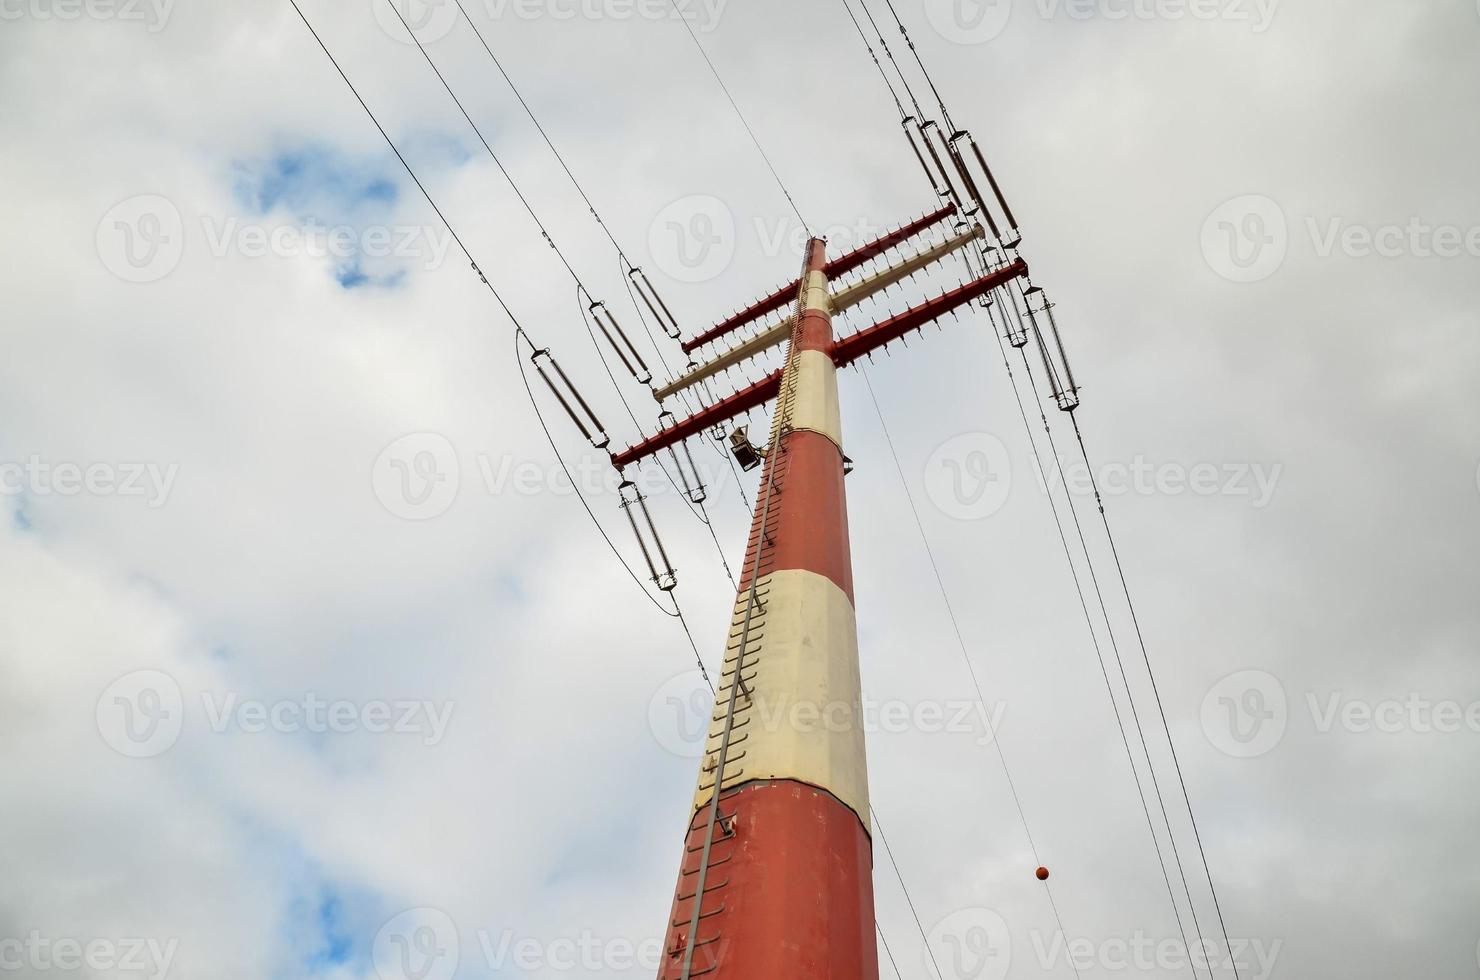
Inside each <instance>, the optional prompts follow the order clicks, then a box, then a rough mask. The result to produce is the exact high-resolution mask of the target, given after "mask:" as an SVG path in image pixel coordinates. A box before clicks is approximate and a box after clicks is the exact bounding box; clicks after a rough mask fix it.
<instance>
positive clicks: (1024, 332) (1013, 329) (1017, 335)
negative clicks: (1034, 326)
mask: <svg viewBox="0 0 1480 980" xmlns="http://www.w3.org/2000/svg"><path fill="white" fill-rule="evenodd" d="M1001 292H1003V293H1005V294H1006V295H1007V303H1006V306H1007V307H1008V308H1009V309H1010V310H1012V316H1011V317H1009V316H1008V315H1007V314H1006V313H1004V314H1002V325H1003V327H1004V328H1005V329H1006V330H1007V342H1008V343H1009V344H1011V345H1012V346H1014V347H1016V348H1018V349H1019V350H1021V349H1022V348H1024V347H1027V346H1028V326H1027V324H1025V323H1024V322H1023V311H1022V308H1021V307H1020V306H1019V305H1018V298H1017V294H1016V293H1015V292H1013V291H1012V290H1011V289H1009V288H1006V287H1004V288H1003V289H1002V290H1001ZM999 305H1001V304H999ZM1029 316H1030V317H1031V314H1029Z"/></svg>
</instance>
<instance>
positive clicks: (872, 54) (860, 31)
mask: <svg viewBox="0 0 1480 980" xmlns="http://www.w3.org/2000/svg"><path fill="white" fill-rule="evenodd" d="M843 9H844V10H846V11H848V19H849V20H851V21H852V22H853V26H854V27H855V28H857V30H858V36H859V37H860V38H862V39H863V46H864V47H865V48H867V49H868V56H869V57H870V58H872V59H873V62H874V67H875V68H877V69H879V77H880V78H882V79H884V85H885V86H886V87H887V88H888V89H889V97H890V98H891V99H893V100H894V107H895V108H896V109H898V110H899V118H901V119H905V118H908V116H909V113H908V112H906V111H905V108H904V103H903V102H901V101H899V93H898V92H895V91H894V83H893V82H891V81H890V80H889V73H888V72H886V71H885V70H884V63H883V62H882V61H880V60H879V55H878V53H877V52H875V51H874V46H873V43H872V42H871V41H869V39H868V35H867V34H865V33H864V32H863V25H862V24H860V23H859V22H858V15H857V14H855V13H854V12H853V7H852V5H851V4H849V3H848V0H843ZM866 11H867V8H865V12H866Z"/></svg>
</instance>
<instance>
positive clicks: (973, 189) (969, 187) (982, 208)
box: [941, 133, 1002, 242]
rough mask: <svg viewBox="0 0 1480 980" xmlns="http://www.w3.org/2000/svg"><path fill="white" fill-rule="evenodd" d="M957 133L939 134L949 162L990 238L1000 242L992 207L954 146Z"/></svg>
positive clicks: (1000, 232)
mask: <svg viewBox="0 0 1480 980" xmlns="http://www.w3.org/2000/svg"><path fill="white" fill-rule="evenodd" d="M959 135H960V134H959V133H958V134H957V136H953V137H951V138H950V139H946V138H945V134H944V133H942V134H941V139H942V141H943V142H944V144H945V150H946V153H948V154H950V157H951V163H953V164H955V166H956V173H957V174H959V175H960V176H961V183H962V184H963V185H964V186H965V187H966V192H967V193H968V194H970V195H971V199H972V200H973V201H975V202H976V206H977V210H978V211H979V212H980V214H981V216H982V217H983V218H984V219H986V222H987V227H988V228H989V229H990V230H991V232H992V239H993V240H994V241H998V242H1000V241H1002V231H1001V229H999V228H998V227H997V221H996V219H995V218H993V217H992V209H991V208H989V207H987V200H986V198H984V197H982V192H981V190H980V189H978V188H977V186H976V180H975V179H974V178H973V177H972V176H971V169H970V168H969V167H967V166H966V158H965V157H963V156H962V155H961V151H960V150H959V149H958V148H957V147H956V142H955V141H956V139H957V137H958V136H959Z"/></svg>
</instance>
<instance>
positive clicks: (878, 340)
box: [612, 259, 1028, 470]
mask: <svg viewBox="0 0 1480 980" xmlns="http://www.w3.org/2000/svg"><path fill="white" fill-rule="evenodd" d="M1027 275H1028V265H1027V263H1026V262H1024V261H1023V260H1022V259H1019V260H1017V261H1016V262H1014V263H1013V264H1012V265H1009V266H1006V267H1005V268H1002V269H999V270H997V271H996V272H993V273H990V274H988V275H985V276H983V277H982V278H980V279H977V280H975V281H973V282H969V283H967V284H966V285H964V286H960V287H958V288H956V289H953V290H951V291H950V292H948V293H946V294H944V295H942V296H937V297H936V298H935V299H932V300H930V301H929V302H926V303H922V304H920V305H919V306H917V307H915V308H914V309H911V310H907V311H905V312H904V313H901V314H899V315H898V316H894V317H890V318H889V319H888V320H885V321H884V322H883V323H880V324H877V325H875V326H872V327H869V328H868V329H867V330H860V331H859V332H858V333H856V334H854V335H853V336H851V337H844V338H843V339H842V340H839V341H838V342H837V343H836V344H834V345H833V349H832V359H833V363H834V364H836V365H838V367H847V366H848V365H849V364H852V363H853V362H854V361H856V360H858V359H859V358H860V357H863V356H864V355H866V354H868V353H869V352H870V351H875V350H878V349H879V348H880V347H883V346H884V345H886V344H888V343H890V342H891V341H895V340H898V339H899V338H900V337H903V336H904V335H905V334H907V333H909V332H910V331H911V330H918V329H919V328H921V327H923V326H924V325H925V324H927V323H930V322H932V321H934V320H938V319H940V318H941V317H943V316H945V315H946V314H947V313H950V312H951V311H952V310H955V309H959V308H960V307H962V306H965V305H966V304H967V303H970V302H971V301H972V300H974V299H977V298H979V297H982V296H985V295H986V294H988V293H990V292H991V291H992V290H994V289H997V288H998V287H1000V286H1005V285H1006V284H1007V283H1009V282H1012V280H1014V279H1016V278H1018V277H1019V276H1023V277H1026V276H1027ZM780 390H781V371H780V370H777V371H776V372H774V373H773V374H771V375H769V376H768V377H765V378H762V379H761V380H760V381H757V382H756V383H755V384H752V385H750V386H749V387H747V388H742V389H741V390H739V391H737V392H735V393H734V394H733V395H731V396H730V397H728V398H726V399H724V400H723V401H719V402H716V403H715V404H713V405H711V406H710V407H708V408H706V409H703V410H702V411H700V412H697V413H695V414H694V415H691V416H689V417H688V418H686V419H684V420H683V421H681V422H679V423H678V424H676V425H674V426H671V427H670V428H667V429H664V430H663V431H662V432H659V433H658V434H657V435H655V436H652V437H651V438H649V439H646V440H644V441H642V442H640V443H638V444H637V445H635V446H633V447H631V448H630V449H627V450H624V451H623V452H620V453H613V454H612V463H613V465H615V466H616V467H617V469H619V470H620V469H624V468H626V467H628V466H631V465H632V464H633V463H637V462H641V461H642V460H644V459H646V458H648V457H649V456H652V455H653V454H654V453H657V452H660V451H661V450H664V449H667V448H668V447H669V446H676V445H678V444H679V443H680V442H683V441H684V440H685V439H687V438H689V437H690V436H696V435H699V434H700V433H702V432H704V431H706V430H708V429H712V428H714V427H715V426H717V425H719V424H721V423H723V422H727V421H729V420H730V419H732V418H734V417H735V416H737V415H739V414H741V413H742V412H748V411H750V410H751V409H752V408H759V407H760V406H761V405H764V404H765V403H766V402H768V401H770V400H771V399H773V398H775V397H776V394H777V393H778V392H779V391H780Z"/></svg>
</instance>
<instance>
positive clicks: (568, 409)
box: [529, 348, 611, 449]
mask: <svg viewBox="0 0 1480 980" xmlns="http://www.w3.org/2000/svg"><path fill="white" fill-rule="evenodd" d="M541 357H543V358H544V359H545V360H547V361H549V362H550V367H551V368H553V369H554V370H555V374H556V375H557V376H559V378H560V381H561V383H562V384H564V385H565V388H564V390H561V388H560V386H559V385H557V384H556V383H555V379H554V378H551V377H550V375H549V373H548V372H547V371H546V370H545V366H544V365H543V364H541V363H540V358H541ZM529 360H530V362H531V363H532V364H534V369H535V370H536V371H538V372H539V373H540V377H541V378H543V379H544V380H545V386H546V387H548V388H549V389H550V393H551V394H553V395H554V396H555V400H556V401H558V402H560V407H561V408H563V409H565V414H566V415H569V416H570V420H571V421H572V422H574V423H575V424H576V428H577V429H580V430H581V435H583V436H585V437H586V438H587V440H589V441H590V443H591V445H593V446H595V447H596V448H597V449H605V448H606V447H607V446H609V445H611V437H610V436H608V435H607V434H606V426H604V425H602V424H601V419H599V418H597V417H596V413H595V412H593V411H592V410H591V406H590V405H588V404H587V403H586V399H584V398H582V397H581V393H580V392H579V391H577V390H576V386H575V385H573V384H571V383H570V378H568V377H566V376H565V371H564V370H563V369H562V368H561V367H560V362H559V361H557V360H555V357H554V355H552V354H551V353H550V351H549V349H548V348H546V349H543V350H537V351H535V352H534V353H533V354H531V355H529ZM567 394H568V395H569V396H570V397H569V398H567V397H566V395H567ZM572 401H574V402H575V404H574V405H572V404H571V402H572ZM576 405H579V406H580V408H581V412H580V413H578V412H577V411H576ZM581 413H584V415H582V414H581Z"/></svg>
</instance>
